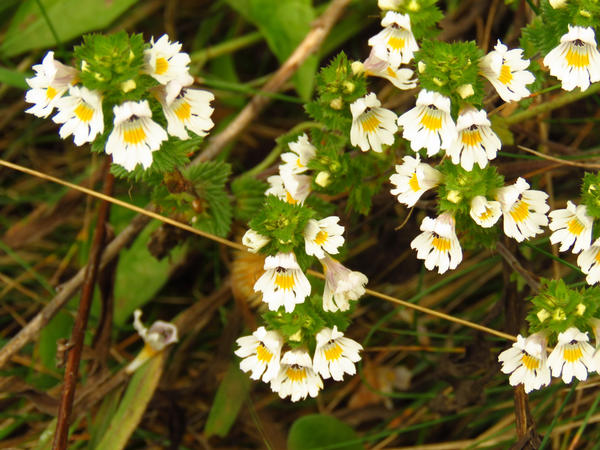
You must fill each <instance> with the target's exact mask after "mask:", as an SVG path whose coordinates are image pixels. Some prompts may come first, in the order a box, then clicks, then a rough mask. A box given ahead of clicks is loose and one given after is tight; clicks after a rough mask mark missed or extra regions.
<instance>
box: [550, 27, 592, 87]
mask: <svg viewBox="0 0 600 450" xmlns="http://www.w3.org/2000/svg"><path fill="white" fill-rule="evenodd" d="M544 65H545V66H547V67H549V68H550V75H554V76H555V77H556V78H558V79H559V80H560V81H561V82H562V88H563V89H564V90H565V91H572V90H573V89H575V88H576V87H579V88H580V89H581V90H582V91H585V90H586V89H587V88H588V87H589V86H590V83H594V82H596V81H600V52H598V49H597V48H596V38H595V35H594V29H593V28H591V27H587V28H583V27H574V26H572V25H569V31H568V32H567V33H566V34H564V35H563V36H562V37H561V38H560V44H558V46H557V47H555V48H553V49H552V50H551V51H550V53H548V54H547V55H546V57H545V58H544Z"/></svg>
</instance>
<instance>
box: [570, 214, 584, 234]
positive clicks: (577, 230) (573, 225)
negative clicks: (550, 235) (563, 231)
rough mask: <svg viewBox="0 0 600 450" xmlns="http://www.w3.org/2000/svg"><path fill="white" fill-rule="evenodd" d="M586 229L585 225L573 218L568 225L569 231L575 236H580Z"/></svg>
mask: <svg viewBox="0 0 600 450" xmlns="http://www.w3.org/2000/svg"><path fill="white" fill-rule="evenodd" d="M584 228H585V227H584V226H583V224H582V223H581V222H580V221H579V220H577V217H573V218H572V219H571V220H569V223H568V224H567V230H569V233H571V234H574V235H575V236H579V235H580V234H581V232H582V231H583V229H584Z"/></svg>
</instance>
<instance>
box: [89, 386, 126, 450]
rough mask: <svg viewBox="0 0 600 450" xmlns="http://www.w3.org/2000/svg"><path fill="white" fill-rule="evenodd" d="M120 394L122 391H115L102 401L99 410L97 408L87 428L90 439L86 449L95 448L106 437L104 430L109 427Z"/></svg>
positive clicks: (117, 405)
mask: <svg viewBox="0 0 600 450" xmlns="http://www.w3.org/2000/svg"><path fill="white" fill-rule="evenodd" d="M121 392H122V389H115V390H114V391H112V392H111V393H109V394H108V395H107V396H106V397H105V398H104V400H102V403H101V404H100V408H98V412H97V413H96V415H95V416H94V419H93V422H92V423H91V425H90V426H89V432H90V435H91V438H90V442H89V445H88V448H96V447H97V446H98V444H99V443H100V441H101V440H102V438H103V437H104V436H105V435H106V430H107V429H108V427H109V426H110V422H111V419H112V418H113V417H114V416H115V413H116V411H117V408H118V407H119V399H120V397H121Z"/></svg>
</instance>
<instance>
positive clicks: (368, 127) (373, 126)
mask: <svg viewBox="0 0 600 450" xmlns="http://www.w3.org/2000/svg"><path fill="white" fill-rule="evenodd" d="M380 123H381V122H380V121H379V119H378V118H377V117H376V116H375V114H373V113H370V114H367V116H366V117H365V118H364V119H363V120H362V121H361V125H362V127H363V130H365V132H366V133H372V132H374V131H375V130H377V127H379V124H380Z"/></svg>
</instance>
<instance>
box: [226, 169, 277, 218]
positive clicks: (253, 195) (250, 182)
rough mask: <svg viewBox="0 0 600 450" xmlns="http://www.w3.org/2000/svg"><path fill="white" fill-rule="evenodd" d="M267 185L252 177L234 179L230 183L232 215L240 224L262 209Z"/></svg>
mask: <svg viewBox="0 0 600 450" xmlns="http://www.w3.org/2000/svg"><path fill="white" fill-rule="evenodd" d="M267 187H268V185H267V183H265V182H264V181H261V180H257V179H256V178H252V177H241V178H236V179H235V180H233V182H232V183H231V192H232V193H233V195H235V208H234V210H233V214H234V216H235V218H236V219H237V220H239V221H241V222H244V223H246V222H249V221H250V219H252V217H254V215H255V214H256V213H257V212H258V211H259V210H260V209H261V208H262V205H263V203H264V201H265V191H266V190H267Z"/></svg>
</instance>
